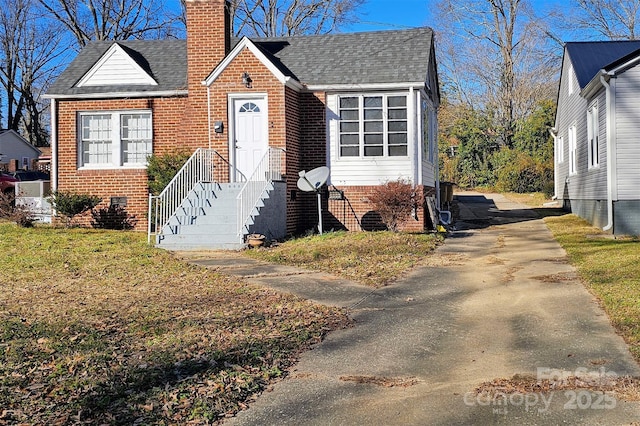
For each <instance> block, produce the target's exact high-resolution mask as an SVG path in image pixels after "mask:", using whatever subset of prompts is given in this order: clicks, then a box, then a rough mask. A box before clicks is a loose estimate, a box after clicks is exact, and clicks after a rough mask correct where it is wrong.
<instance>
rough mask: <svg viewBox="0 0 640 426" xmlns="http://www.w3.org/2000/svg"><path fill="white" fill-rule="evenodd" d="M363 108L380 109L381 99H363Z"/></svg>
mask: <svg viewBox="0 0 640 426" xmlns="http://www.w3.org/2000/svg"><path fill="white" fill-rule="evenodd" d="M364 107H365V108H382V97H380V96H375V97H368V98H364Z"/></svg>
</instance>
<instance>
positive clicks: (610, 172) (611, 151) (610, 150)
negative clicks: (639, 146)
mask: <svg viewBox="0 0 640 426" xmlns="http://www.w3.org/2000/svg"><path fill="white" fill-rule="evenodd" d="M605 75H606V74H605V73H604V72H603V73H601V74H600V83H602V85H603V86H604V88H605V89H606V104H607V224H606V225H605V227H604V228H602V230H603V231H609V230H611V229H613V196H614V192H615V188H614V186H615V177H616V176H615V162H616V161H615V155H616V154H615V146H616V134H615V132H614V129H613V120H614V118H615V110H614V103H613V99H612V98H613V97H614V93H612V90H611V84H610V83H609V82H608V81H607V79H606V78H605ZM610 78H611V77H610Z"/></svg>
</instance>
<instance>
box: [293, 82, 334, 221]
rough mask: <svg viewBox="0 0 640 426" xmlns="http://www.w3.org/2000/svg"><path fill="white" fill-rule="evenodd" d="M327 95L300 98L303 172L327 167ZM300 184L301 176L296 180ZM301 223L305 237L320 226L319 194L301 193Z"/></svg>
mask: <svg viewBox="0 0 640 426" xmlns="http://www.w3.org/2000/svg"><path fill="white" fill-rule="evenodd" d="M326 116H327V112H326V94H325V93H324V92H316V93H308V92H303V93H301V94H300V122H301V123H302V125H301V132H300V136H301V140H300V152H301V163H300V170H303V169H304V170H306V171H309V170H312V169H315V168H316V167H320V166H327V124H326ZM296 181H297V176H296ZM298 209H299V214H298V220H297V224H296V232H297V233H303V232H305V231H307V230H309V229H312V228H314V227H316V226H317V224H318V201H317V197H316V196H315V194H313V193H312V194H309V193H302V192H300V191H298Z"/></svg>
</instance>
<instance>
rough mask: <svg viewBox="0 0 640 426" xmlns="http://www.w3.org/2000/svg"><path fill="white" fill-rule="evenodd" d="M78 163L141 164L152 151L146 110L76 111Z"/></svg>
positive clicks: (81, 165)
mask: <svg viewBox="0 0 640 426" xmlns="http://www.w3.org/2000/svg"><path fill="white" fill-rule="evenodd" d="M79 121H80V124H79V126H80V138H79V139H80V140H79V150H80V158H79V163H80V164H79V165H80V167H120V166H144V165H146V163H147V158H148V157H149V156H150V155H151V153H152V141H153V139H152V133H153V131H152V124H151V112H149V111H131V112H130V111H126V112H124V111H114V112H99V113H80V120H79Z"/></svg>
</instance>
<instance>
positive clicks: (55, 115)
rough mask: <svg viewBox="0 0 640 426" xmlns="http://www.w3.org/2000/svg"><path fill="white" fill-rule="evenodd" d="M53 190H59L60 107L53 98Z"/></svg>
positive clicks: (51, 143)
mask: <svg viewBox="0 0 640 426" xmlns="http://www.w3.org/2000/svg"><path fill="white" fill-rule="evenodd" d="M50 113H51V142H50V145H51V190H52V191H57V190H58V105H57V103H56V100H55V98H51V111H50Z"/></svg>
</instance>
